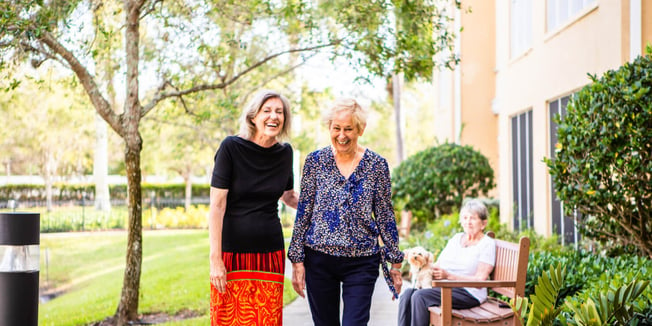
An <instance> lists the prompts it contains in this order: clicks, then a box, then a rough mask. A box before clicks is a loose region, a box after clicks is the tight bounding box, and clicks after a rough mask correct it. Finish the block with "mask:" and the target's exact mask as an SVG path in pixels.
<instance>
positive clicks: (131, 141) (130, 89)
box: [116, 0, 144, 326]
mask: <svg viewBox="0 0 652 326" xmlns="http://www.w3.org/2000/svg"><path fill="white" fill-rule="evenodd" d="M143 2H144V1H132V0H126V1H125V2H124V4H125V13H126V18H127V24H126V27H125V42H126V43H125V48H126V51H125V52H126V59H127V60H126V62H127V69H126V82H127V83H126V85H125V86H126V97H125V102H124V103H125V104H124V110H125V111H124V113H123V114H122V115H121V117H122V119H121V125H122V130H121V131H122V133H121V136H122V137H123V139H124V141H125V166H126V170H127V187H128V191H127V194H128V197H129V198H128V201H129V205H128V210H129V228H128V231H129V234H128V239H127V262H126V265H125V273H124V283H123V284H122V294H121V295H120V303H119V304H118V310H117V311H116V320H117V325H118V326H125V325H127V322H128V321H133V320H137V319H138V298H139V291H140V271H141V265H142V262H143V219H142V216H143V206H142V202H143V197H142V188H141V184H140V182H141V179H142V175H141V170H140V154H141V151H142V150H143V139H142V138H141V137H140V132H139V131H138V126H139V125H140V118H141V109H142V107H141V106H140V101H139V99H138V89H139V83H138V62H139V52H138V51H139V49H138V44H139V41H140V30H139V28H140V25H139V23H140V14H141V12H140V9H141V7H142V5H143Z"/></svg>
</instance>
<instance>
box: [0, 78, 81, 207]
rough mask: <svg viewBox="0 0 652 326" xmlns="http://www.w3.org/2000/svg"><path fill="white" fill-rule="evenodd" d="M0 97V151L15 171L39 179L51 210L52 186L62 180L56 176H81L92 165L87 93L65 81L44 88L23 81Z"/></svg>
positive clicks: (55, 81) (31, 82) (28, 79)
mask: <svg viewBox="0 0 652 326" xmlns="http://www.w3.org/2000/svg"><path fill="white" fill-rule="evenodd" d="M1 95H2V96H0V105H1V106H2V109H0V112H2V113H3V115H4V116H5V117H6V118H7V119H6V121H5V122H4V125H3V128H2V129H3V130H5V132H3V133H0V139H2V140H3V143H6V144H7V146H1V145H0V151H1V152H2V153H3V154H4V153H6V154H8V155H6V157H8V158H13V159H15V160H16V162H15V163H16V164H14V168H15V169H16V171H17V172H19V173H30V172H33V173H34V174H38V175H40V176H42V177H43V180H44V182H45V188H46V208H47V210H48V211H50V210H51V209H52V200H53V195H54V193H53V186H54V184H55V183H56V182H62V181H65V180H61V179H55V177H56V176H60V175H68V176H81V175H84V174H85V173H86V172H88V171H89V168H90V164H91V162H92V160H91V159H90V151H91V148H92V145H91V141H90V140H91V137H90V127H91V125H90V124H89V122H90V121H91V120H90V119H91V115H90V114H89V113H90V112H89V111H88V110H86V109H85V108H86V107H87V106H88V103H87V102H86V101H85V100H86V97H85V94H82V93H81V92H79V91H75V89H74V88H71V87H70V85H69V82H68V81H65V80H51V81H49V82H47V83H44V82H40V81H38V80H34V79H32V78H28V77H21V78H20V86H17V88H16V89H15V91H14V92H12V93H8V94H1ZM16 108H21V109H18V110H17V109H16ZM22 108H24V109H22ZM69 135H73V136H74V137H69ZM3 156H5V155H3ZM16 158H17V159H16ZM30 174H31V173H30Z"/></svg>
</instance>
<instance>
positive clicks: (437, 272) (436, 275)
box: [432, 267, 448, 280]
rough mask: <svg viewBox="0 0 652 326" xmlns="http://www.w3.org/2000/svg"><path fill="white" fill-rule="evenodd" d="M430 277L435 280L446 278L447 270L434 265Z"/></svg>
mask: <svg viewBox="0 0 652 326" xmlns="http://www.w3.org/2000/svg"><path fill="white" fill-rule="evenodd" d="M432 278H433V279H435V280H445V279H448V272H447V271H446V270H445V269H443V268H440V267H435V268H433V269H432Z"/></svg>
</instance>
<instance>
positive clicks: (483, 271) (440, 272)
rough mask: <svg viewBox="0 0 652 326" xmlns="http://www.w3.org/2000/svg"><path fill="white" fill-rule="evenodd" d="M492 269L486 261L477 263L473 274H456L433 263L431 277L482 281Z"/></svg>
mask: <svg viewBox="0 0 652 326" xmlns="http://www.w3.org/2000/svg"><path fill="white" fill-rule="evenodd" d="M493 270H494V266H493V265H490V264H487V263H482V262H480V263H478V269H476V271H475V274H474V275H473V276H466V275H456V274H452V273H449V272H448V271H447V270H445V269H443V268H441V267H439V265H438V264H437V265H435V268H433V271H432V277H433V278H434V279H436V280H456V281H484V280H486V279H487V278H489V275H490V274H491V271H493Z"/></svg>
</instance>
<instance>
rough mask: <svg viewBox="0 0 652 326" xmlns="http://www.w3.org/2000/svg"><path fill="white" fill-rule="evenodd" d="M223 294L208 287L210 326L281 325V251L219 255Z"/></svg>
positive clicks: (282, 252) (283, 259)
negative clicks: (220, 257)
mask: <svg viewBox="0 0 652 326" xmlns="http://www.w3.org/2000/svg"><path fill="white" fill-rule="evenodd" d="M222 259H223V260H224V265H225V267H226V272H227V274H226V292H224V293H219V292H218V291H217V289H216V288H215V287H214V286H213V285H211V326H217V325H220V326H222V325H233V326H236V325H264V326H274V325H278V326H281V325H282V324H283V281H284V279H285V276H284V272H285V250H279V251H275V252H269V253H231V252H224V253H222Z"/></svg>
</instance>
